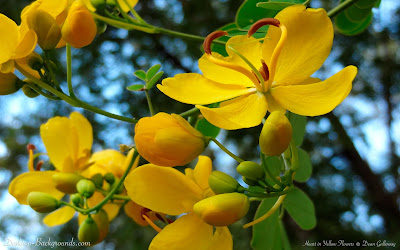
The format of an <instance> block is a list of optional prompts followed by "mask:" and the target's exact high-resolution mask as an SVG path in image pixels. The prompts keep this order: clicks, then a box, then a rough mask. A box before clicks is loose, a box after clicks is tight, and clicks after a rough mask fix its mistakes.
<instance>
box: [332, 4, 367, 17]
mask: <svg viewBox="0 0 400 250" xmlns="http://www.w3.org/2000/svg"><path fill="white" fill-rule="evenodd" d="M357 1H359V0H346V1H344V2H342V3H341V4H339V5H338V6H336V7H335V8H333V9H331V10H330V11H329V12H328V17H330V18H332V17H335V16H336V15H338V14H339V13H340V12H342V11H344V10H345V9H347V8H348V7H350V6H351V5H352V4H354V3H356V2H357Z"/></svg>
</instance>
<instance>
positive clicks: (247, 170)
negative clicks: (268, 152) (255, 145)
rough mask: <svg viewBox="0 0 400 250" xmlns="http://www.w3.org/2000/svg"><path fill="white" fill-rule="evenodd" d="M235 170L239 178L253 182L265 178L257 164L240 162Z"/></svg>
mask: <svg viewBox="0 0 400 250" xmlns="http://www.w3.org/2000/svg"><path fill="white" fill-rule="evenodd" d="M236 170H237V172H238V173H239V174H240V175H241V176H244V177H246V178H247V179H250V180H253V181H258V180H260V179H262V178H264V177H265V172H264V169H263V168H262V167H261V166H260V165H259V164H257V163H255V162H252V161H243V162H241V163H240V164H239V166H237V168H236Z"/></svg>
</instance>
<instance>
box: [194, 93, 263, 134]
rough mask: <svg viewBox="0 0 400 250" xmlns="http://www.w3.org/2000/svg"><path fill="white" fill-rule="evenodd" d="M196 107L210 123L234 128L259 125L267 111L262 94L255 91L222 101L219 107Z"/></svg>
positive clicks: (229, 128) (225, 127) (230, 128)
mask: <svg viewBox="0 0 400 250" xmlns="http://www.w3.org/2000/svg"><path fill="white" fill-rule="evenodd" d="M196 107H197V108H199V109H200V111H201V113H202V114H203V116H204V117H205V118H206V119H207V121H209V122H210V123H212V124H214V125H215V126H217V127H220V128H223V129H227V130H234V129H241V128H250V127H254V126H257V125H259V124H260V123H261V120H262V118H263V117H264V116H265V114H266V113H267V108H268V105H267V102H266V100H265V97H264V95H262V94H260V93H256V94H251V95H247V96H241V97H238V98H236V99H233V100H230V101H226V102H223V103H221V105H220V107H219V108H207V107H203V106H199V105H196Z"/></svg>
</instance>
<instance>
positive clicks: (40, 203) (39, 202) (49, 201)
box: [28, 192, 61, 213]
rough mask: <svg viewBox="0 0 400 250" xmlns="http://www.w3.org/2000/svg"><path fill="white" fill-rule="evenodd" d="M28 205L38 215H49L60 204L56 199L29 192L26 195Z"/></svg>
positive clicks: (40, 193)
mask: <svg viewBox="0 0 400 250" xmlns="http://www.w3.org/2000/svg"><path fill="white" fill-rule="evenodd" d="M28 204H29V206H30V207H31V208H32V209H33V210H35V211H36V212H39V213H50V212H53V211H54V210H56V209H58V208H59V207H60V206H61V203H60V202H59V201H58V200H57V199H56V198H54V197H53V196H51V195H49V194H47V193H42V192H30V193H29V194H28Z"/></svg>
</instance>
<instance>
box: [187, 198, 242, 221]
mask: <svg viewBox="0 0 400 250" xmlns="http://www.w3.org/2000/svg"><path fill="white" fill-rule="evenodd" d="M249 207H250V202H249V198H247V196H246V195H244V194H239V193H228V194H219V195H215V196H211V197H209V198H206V199H204V200H201V201H199V202H197V203H196V204H194V206H193V211H194V212H195V213H196V214H197V215H198V216H199V217H201V218H202V219H203V220H204V222H206V223H207V224H209V225H212V226H217V227H221V226H229V225H231V224H233V223H235V222H236V221H238V220H240V219H241V218H243V216H245V215H246V214H247V211H249Z"/></svg>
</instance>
